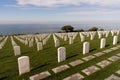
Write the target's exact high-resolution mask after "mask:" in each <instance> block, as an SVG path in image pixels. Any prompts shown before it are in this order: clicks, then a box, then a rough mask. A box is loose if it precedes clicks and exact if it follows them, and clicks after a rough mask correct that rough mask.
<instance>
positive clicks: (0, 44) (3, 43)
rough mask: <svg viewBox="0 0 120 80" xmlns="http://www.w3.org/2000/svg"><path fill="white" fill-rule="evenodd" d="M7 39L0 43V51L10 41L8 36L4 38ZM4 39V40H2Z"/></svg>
mask: <svg viewBox="0 0 120 80" xmlns="http://www.w3.org/2000/svg"><path fill="white" fill-rule="evenodd" d="M4 38H5V39H4V40H3V41H2V42H1V43H0V49H2V48H3V46H4V45H5V43H6V41H7V39H8V36H7V37H4ZM2 39H3V38H2Z"/></svg>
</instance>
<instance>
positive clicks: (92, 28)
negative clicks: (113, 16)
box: [88, 27, 98, 31]
mask: <svg viewBox="0 0 120 80" xmlns="http://www.w3.org/2000/svg"><path fill="white" fill-rule="evenodd" d="M97 30H98V28H97V27H91V28H89V29H88V31H97Z"/></svg>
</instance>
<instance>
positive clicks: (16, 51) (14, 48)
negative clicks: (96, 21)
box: [11, 36, 21, 56]
mask: <svg viewBox="0 0 120 80" xmlns="http://www.w3.org/2000/svg"><path fill="white" fill-rule="evenodd" d="M11 41H12V46H13V50H14V55H15V56H18V55H21V50H20V46H18V45H17V43H16V42H15V41H14V39H13V37H12V36H11Z"/></svg>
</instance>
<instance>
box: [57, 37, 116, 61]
mask: <svg viewBox="0 0 120 80" xmlns="http://www.w3.org/2000/svg"><path fill="white" fill-rule="evenodd" d="M117 42H118V36H114V38H113V45H116V44H117ZM105 46H106V39H105V38H102V39H101V42H100V48H101V49H103V48H105ZM89 50H90V43H89V42H84V43H83V54H86V53H89ZM65 59H66V48H65V47H59V48H58V62H62V61H64V60H65Z"/></svg>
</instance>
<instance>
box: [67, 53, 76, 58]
mask: <svg viewBox="0 0 120 80" xmlns="http://www.w3.org/2000/svg"><path fill="white" fill-rule="evenodd" d="M77 55H78V54H74V55H70V56H68V57H67V58H66V59H70V58H72V57H75V56H77Z"/></svg>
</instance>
